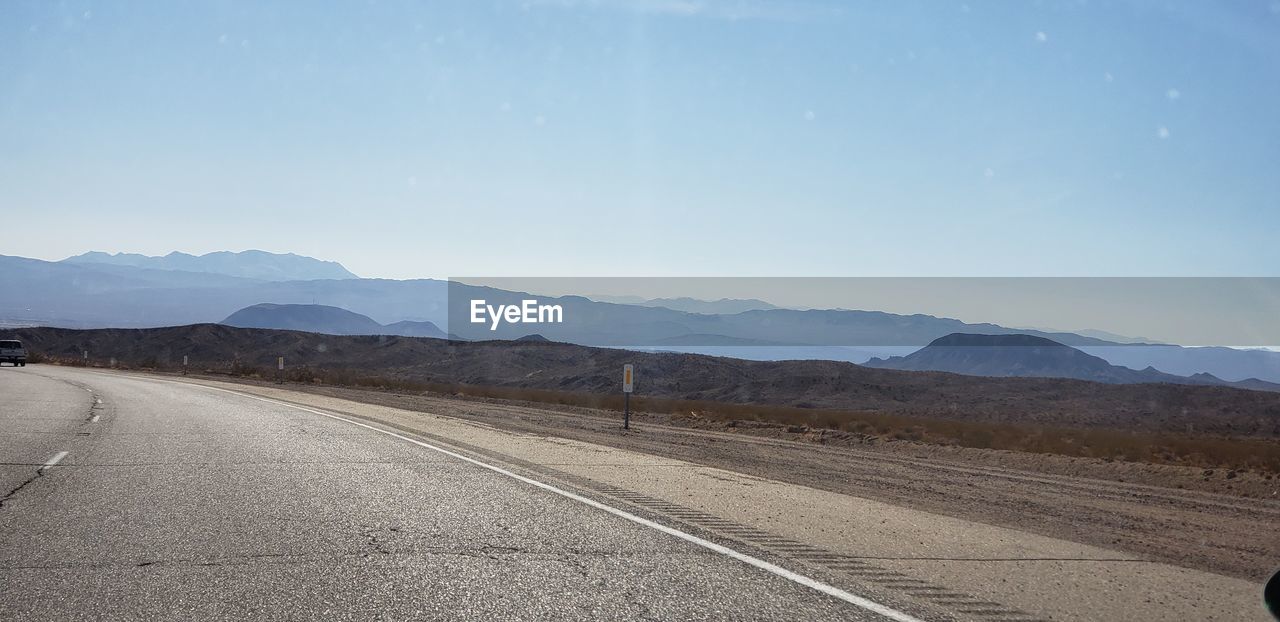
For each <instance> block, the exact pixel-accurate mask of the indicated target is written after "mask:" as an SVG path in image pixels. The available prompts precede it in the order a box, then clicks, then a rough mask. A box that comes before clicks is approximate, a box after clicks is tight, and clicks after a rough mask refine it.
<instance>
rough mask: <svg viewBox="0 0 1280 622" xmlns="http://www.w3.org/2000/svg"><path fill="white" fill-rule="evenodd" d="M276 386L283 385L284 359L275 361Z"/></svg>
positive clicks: (280, 358)
mask: <svg viewBox="0 0 1280 622" xmlns="http://www.w3.org/2000/svg"><path fill="white" fill-rule="evenodd" d="M276 384H284V357H283V356H282V357H279V358H277V359H276Z"/></svg>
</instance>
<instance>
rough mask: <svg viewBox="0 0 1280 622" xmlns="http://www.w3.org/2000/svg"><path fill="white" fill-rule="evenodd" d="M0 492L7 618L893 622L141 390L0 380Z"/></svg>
mask: <svg viewBox="0 0 1280 622" xmlns="http://www.w3.org/2000/svg"><path fill="white" fill-rule="evenodd" d="M99 401H100V402H101V403H99ZM64 451H65V452H68V453H67V454H66V456H65V458H63V459H62V460H61V461H60V462H59V463H58V464H57V465H55V466H51V467H44V468H42V465H44V464H45V463H46V462H47V461H49V460H50V459H51V458H52V457H53V456H55V455H56V454H58V453H59V452H64ZM0 493H2V494H3V495H4V496H3V504H2V505H0V619H5V620H49V619H148V620H151V619H237V620H238V619H271V620H277V619H316V618H323V619H329V620H341V619H361V620H367V619H381V620H410V619H450V620H471V619H475V620H534V619H584V620H585V619H592V620H595V619H663V620H672V619H681V620H703V619H741V620H794V619H813V620H823V619H833V620H834V619H838V620H878V619H883V618H880V617H879V616H876V615H874V614H871V613H870V612H868V611H866V610H864V609H861V608H859V607H857V606H854V605H852V604H849V603H847V602H844V601H841V600H838V599H836V598H834V597H832V596H828V595H825V594H822V593H820V592H818V591H815V590H813V589H810V588H808V587H805V586H802V585H800V584H798V583H794V582H792V581H789V580H786V579H784V578H782V577H779V576H775V575H773V574H770V573H768V572H765V571H763V570H759V569H757V568H754V567H751V566H748V565H746V564H744V563H742V562H740V561H737V560H734V559H731V558H728V557H725V556H723V555H721V554H718V553H715V552H713V551H710V550H708V549H705V548H701V547H698V546H696V545H694V544H691V543H688V542H685V541H683V540H680V539H678V538H676V537H673V536H671V535H668V534H664V533H661V532H659V531H656V530H654V529H651V528H648V527H646V526H643V525H639V524H636V523H633V522H630V521H627V520H625V519H623V518H620V517H617V516H614V515H611V514H609V513H606V512H604V511H601V510H599V509H596V508H592V507H589V506H587V505H584V504H581V503H578V502H576V501H574V500H572V499H568V498H565V497H563V496H560V495H556V494H554V493H551V492H548V491H545V490H541V489H538V488H536V487H534V486H531V485H529V484H526V483H523V482H520V481H517V480H514V479H511V478H508V477H505V476H503V475H501V474H498V473H494V472H492V471H489V470H486V469H484V468H481V467H478V466H476V465H473V464H469V463H466V462H464V461H461V460H458V459H456V458H453V457H450V456H448V455H445V454H440V453H437V452H433V451H430V450H427V449H424V448H422V447H419V446H416V445H413V444H411V443H409V442H406V441H403V440H400V439H396V438H394V437H390V436H386V435H383V434H379V433H378V432H375V431H372V430H368V429H363V428H360V427H358V426H354V425H351V424H348V423H345V422H342V421H337V420H333V419H328V418H325V417H322V416H319V415H315V414H312V413H307V412H304V411H300V410H296V409H292V408H287V407H284V406H280V405H276V404H272V403H267V402H263V401H258V400H253V399H251V398H247V397H243V396H237V395H233V394H229V393H218V392H214V391H211V390H208V389H203V388H200V387H196V386H190V385H182V384H175V383H162V382H155V381H149V380H145V379H140V378H135V377H127V376H119V377H116V376H108V375H103V374H88V373H83V372H76V371H74V370H54V369H49V368H44V369H42V368H41V367H40V366H31V367H27V368H17V369H13V368H4V369H0Z"/></svg>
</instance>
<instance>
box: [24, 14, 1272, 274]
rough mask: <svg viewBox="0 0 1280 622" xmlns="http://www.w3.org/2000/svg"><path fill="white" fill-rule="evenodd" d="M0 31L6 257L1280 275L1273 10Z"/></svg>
mask: <svg viewBox="0 0 1280 622" xmlns="http://www.w3.org/2000/svg"><path fill="white" fill-rule="evenodd" d="M853 4H855V3H852V2H835V1H833V2H820V1H810V2H752V1H723V2H719V1H715V0H615V1H609V0H596V1H585V0H584V1H574V0H560V1H555V0H544V1H536V0H533V1H530V0H525V1H518V0H517V1H503V0H496V1H490V2H481V1H476V0H460V1H457V2H427V1H418V2H395V1H392V2H385V1H384V2H364V3H357V2H339V3H332V4H330V3H316V2H310V1H307V2H295V3H287V2H276V3H270V5H269V6H259V3H251V2H182V3H178V2H170V1H159V2H150V3H149V2H127V3H122V2H77V1H74V0H68V1H65V2H57V3H54V2H45V1H30V2H27V1H9V2H5V3H3V4H0V217H2V218H3V223H4V225H3V227H4V231H5V235H4V237H3V239H4V241H3V242H2V243H0V254H12V255H23V256H30V257H38V258H43V259H60V258H62V257H65V256H68V255H71V254H77V253H80V252H83V251H86V250H91V249H93V250H106V251H132V252H143V253H148V254H161V253H166V252H168V251H171V250H175V249H176V250H183V251H187V252H195V253H202V252H207V251H211V250H222V249H229V250H242V249H246V248H261V249H264V250H271V251H278V252H290V251H291V252H297V253H302V254H307V255H313V256H316V257H321V258H325V259H334V260H338V261H341V262H342V263H343V264H345V265H346V266H347V267H348V268H350V269H351V270H353V271H354V272H356V273H358V274H360V275H362V276H382V277H393V278H406V277H421V276H434V277H447V276H451V275H527V276H565V275H758V276H765V275H933V276H949V275H982V276H1000V275H1086V276H1087V275H1280V271H1278V270H1280V240H1278V239H1277V238H1278V237H1280V236H1278V235H1277V234H1280V174H1278V173H1277V171H1280V1H1273V0H1259V1H1254V2H1246V1H1241V2H1229V3H1211V2H1203V1H1200V0H1187V1H1178V0H1175V1H1172V2H1164V1H1160V2H1104V1H1097V0H1090V1H1088V2H1054V1H1044V2H1036V3H1032V2H991V3H987V2H979V1H973V0H970V1H967V2H954V3H943V2H936V1H929V2H920V3H913V2H873V3H860V4H866V5H869V6H862V7H853V6H851V5H853Z"/></svg>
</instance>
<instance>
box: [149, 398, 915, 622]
mask: <svg viewBox="0 0 1280 622" xmlns="http://www.w3.org/2000/svg"><path fill="white" fill-rule="evenodd" d="M155 381H156V382H172V383H174V384H183V385H188V386H197V387H203V388H205V389H212V390H214V391H222V392H224V393H231V394H232V395H238V396H240V397H246V398H249V399H252V400H258V401H260V402H267V403H269V404H276V405H278V406H285V407H288V408H293V409H297V410H301V411H305V412H309V413H313V414H317V415H320V416H322V417H328V418H330V419H337V420H338V421H345V422H347V423H349V424H351V425H355V426H360V427H362V428H365V429H368V430H373V431H374V432H378V433H380V434H385V435H387V436H391V437H394V438H398V439H400V440H403V441H408V442H410V443H413V444H414V445H418V446H419V447H425V448H427V449H430V450H433V451H437V452H440V453H442V454H445V455H446V456H451V457H453V458H457V459H459V460H462V461H464V462H469V463H471V464H474V465H476V466H478V467H482V468H485V469H489V470H490V471H493V472H495V473H500V474H502V475H505V476H507V477H510V478H511V479H514V480H517V481H521V482H524V483H526V484H529V485H531V486H536V487H538V488H541V489H543V490H546V491H547V492H552V493H555V494H557V495H560V496H562V497H566V498H569V499H573V500H574V501H577V502H579V503H582V504H585V505H589V506H591V507H593V508H596V509H598V510H603V511H605V512H608V513H610V514H613V515H614V516H617V517H620V518H624V519H626V520H629V521H631V522H633V523H637V524H640V525H644V526H645V527H649V528H651V529H656V530H658V531H661V532H662V533H665V534H667V535H671V536H675V537H677V538H680V539H681V540H684V541H686V542H690V543H692V544H696V545H698V546H701V547H703V548H706V549H710V550H712V551H715V552H717V553H720V554H721V555H725V556H727V557H732V558H733V559H736V560H738V561H740V562H743V563H745V564H749V565H751V566H755V567H756V568H759V569H761V570H764V571H765V572H769V573H772V574H774V575H777V576H779V577H782V578H784V579H787V580H788V581H792V582H795V583H799V584H800V585H803V586H805V587H807V588H810V589H813V590H817V591H819V592H822V593H823V594H827V595H829V596H834V597H836V598H838V599H840V600H843V601H845V602H847V603H849V604H852V605H855V606H858V607H861V608H863V609H866V610H867V611H871V612H873V613H877V614H880V615H882V616H884V617H886V618H889V619H890V620H895V621H896V622H924V621H923V620H921V619H920V618H917V617H915V616H912V615H911V614H908V613H903V612H901V611H898V610H897V609H893V608H891V607H888V606H886V605H882V604H880V603H878V602H875V601H873V600H871V599H869V598H864V597H862V596H858V595H857V594H852V593H850V592H846V591H844V590H842V589H840V588H838V587H835V586H834V585H828V584H826V583H823V582H821V581H818V580H817V579H811V578H809V577H806V576H804V575H802V574H800V573H797V572H793V571H791V570H787V569H786V568H783V567H782V566H779V565H777V564H771V563H769V562H767V561H765V560H763V559H759V558H757V557H752V556H751V555H747V554H746V553H741V552H739V551H736V550H734V549H731V548H729V547H727V546H724V545H721V544H716V543H715V542H712V541H710V540H705V539H703V538H699V537H698V536H695V535H693V534H689V533H685V532H683V531H680V530H679V529H675V528H672V527H668V526H666V525H663V524H661V523H655V522H653V521H651V520H649V519H647V518H643V517H640V516H636V515H635V514H632V513H630V512H627V511H625V510H619V509H618V508H615V507H613V506H610V505H605V504H603V503H600V502H599V501H596V500H594V499H588V498H587V497H584V496H582V495H579V494H575V493H572V492H569V491H567V490H562V489H560V488H556V487H555V486H552V485H551V484H545V483H543V482H540V481H538V480H535V479H530V478H528V477H525V476H523V475H520V474H518V473H512V472H511V471H508V470H506V469H504V468H502V467H499V466H494V465H492V464H489V463H487V462H481V461H479V460H476V459H475V458H471V457H469V456H464V455H462V454H460V453H457V452H454V451H450V450H448V449H445V448H443V447H437V446H435V445H432V444H431V443H427V442H424V441H420V440H418V439H416V438H411V437H408V436H405V435H403V434H397V433H395V432H391V431H388V430H383V429H381V428H378V427H375V426H372V425H369V424H367V423H362V422H360V421H354V420H351V419H348V418H346V417H340V416H338V415H332V414H329V413H327V412H323V411H320V410H315V409H313V408H307V407H306V406H298V405H296V404H290V403H288V402H282V401H279V400H273V399H271V398H266V397H259V396H257V395H251V394H248V393H241V392H239V391H232V390H230V389H222V388H219V387H211V386H208V385H203V384H195V383H191V382H178V381H174V380H159V379H155Z"/></svg>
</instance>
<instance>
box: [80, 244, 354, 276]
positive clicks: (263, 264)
mask: <svg viewBox="0 0 1280 622" xmlns="http://www.w3.org/2000/svg"><path fill="white" fill-rule="evenodd" d="M62 261H63V262H66V263H79V264H108V265H116V266H133V267H135V268H151V269H155V270H181V271H184V272H211V273H214V274H225V275H227V276H237V277H242V278H248V279H258V280H262V281H311V280H316V279H355V278H359V277H357V276H356V275H354V274H352V273H351V272H350V271H348V270H347V269H346V268H344V267H342V264H340V263H338V262H336V261H321V260H319V259H313V258H311V257H303V256H302V255H295V254H293V253H287V254H278V253H268V252H266V251H256V250H249V251H243V252H239V253H233V252H229V251H219V252H216V253H208V254H205V255H188V254H187V253H180V252H177V251H174V252H172V253H169V254H168V255H165V256H163V257H149V256H147V255H138V254H135V253H114V254H111V253H102V252H98V251H90V252H88V253H84V254H83V255H76V256H75V257H68V258H66V259H63V260H62Z"/></svg>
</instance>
